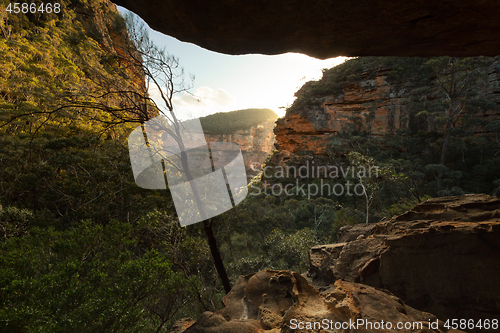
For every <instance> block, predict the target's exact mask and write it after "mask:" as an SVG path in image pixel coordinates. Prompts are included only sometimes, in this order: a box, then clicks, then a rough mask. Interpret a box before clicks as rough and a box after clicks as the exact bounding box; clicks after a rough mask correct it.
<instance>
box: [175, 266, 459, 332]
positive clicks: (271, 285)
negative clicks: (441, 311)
mask: <svg viewBox="0 0 500 333" xmlns="http://www.w3.org/2000/svg"><path fill="white" fill-rule="evenodd" d="M224 302H225V304H226V307H225V308H224V309H222V310H221V311H218V312H216V313H212V312H205V313H203V314H202V315H201V317H200V318H199V319H198V321H197V322H196V323H194V324H193V325H192V326H190V327H189V328H187V329H186V330H185V331H184V333H257V332H269V333H278V332H281V333H289V332H290V333H291V332H297V333H301V332H341V331H348V330H349V329H351V331H356V332H394V330H391V329H388V327H389V326H388V323H390V325H391V326H392V327H393V328H396V325H397V323H398V322H400V323H403V324H406V325H414V327H413V330H411V332H444V331H441V330H439V329H430V328H429V323H439V324H440V325H442V324H443V323H442V322H438V319H437V318H436V317H435V316H434V315H432V314H429V313H425V312H421V311H418V310H415V309H413V308H411V307H409V306H407V305H405V304H404V303H403V302H402V301H401V300H400V299H399V298H397V297H395V296H393V295H391V294H389V293H387V292H384V291H381V290H378V289H375V288H373V287H369V286H364V285H362V284H358V283H352V282H346V281H341V280H338V281H337V282H335V283H334V284H333V285H332V286H330V288H329V289H328V290H325V291H324V292H321V293H320V292H319V291H317V290H316V289H315V288H314V287H313V286H311V284H309V282H308V281H307V280H306V279H305V278H304V277H303V276H301V275H299V274H297V273H293V272H289V271H272V270H267V271H261V272H258V273H256V274H251V275H248V276H241V277H240V278H239V279H238V280H237V281H236V283H235V285H234V286H233V289H232V290H231V292H230V293H229V294H228V295H227V296H226V297H225V299H224ZM382 321H383V322H384V326H383V327H381V326H378V327H377V326H376V325H380V324H381V323H382ZM366 322H370V323H371V325H373V326H372V327H370V326H369V325H370V324H367V323H366ZM308 323H309V325H310V327H309V326H308ZM314 323H316V327H314V325H315V324H314ZM375 323H378V324H375ZM357 324H359V326H357ZM335 325H337V327H336V326H335ZM342 325H344V327H343V328H341V327H342ZM352 325H356V326H352ZM365 325H366V326H365ZM375 327H377V328H375ZM407 331H410V330H407ZM449 332H451V331H449ZM455 332H458V331H455Z"/></svg>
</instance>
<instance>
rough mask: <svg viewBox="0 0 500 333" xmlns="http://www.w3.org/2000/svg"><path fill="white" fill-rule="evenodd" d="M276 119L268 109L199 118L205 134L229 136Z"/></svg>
mask: <svg viewBox="0 0 500 333" xmlns="http://www.w3.org/2000/svg"><path fill="white" fill-rule="evenodd" d="M276 119H278V115H277V114H276V113H275V112H274V111H273V110H270V109H245V110H238V111H231V112H219V113H215V114H212V115H208V116H205V117H201V118H200V122H201V126H202V127H203V131H204V132H205V133H207V134H231V133H234V132H236V131H245V130H248V129H250V128H252V127H256V126H257V125H259V124H262V123H264V122H266V121H268V120H276ZM188 121H189V120H188Z"/></svg>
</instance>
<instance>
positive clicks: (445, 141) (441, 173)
mask: <svg viewBox="0 0 500 333" xmlns="http://www.w3.org/2000/svg"><path fill="white" fill-rule="evenodd" d="M453 108H454V103H453V102H452V103H451V105H450V110H449V112H448V120H446V125H445V129H444V137H443V147H442V148H441V162H440V164H441V165H442V166H443V167H444V162H445V161H446V152H447V151H448V142H449V141H450V132H451V120H452V117H453V114H452V112H453ZM443 176H444V168H441V170H439V175H438V179H437V187H438V189H441V180H442V179H443Z"/></svg>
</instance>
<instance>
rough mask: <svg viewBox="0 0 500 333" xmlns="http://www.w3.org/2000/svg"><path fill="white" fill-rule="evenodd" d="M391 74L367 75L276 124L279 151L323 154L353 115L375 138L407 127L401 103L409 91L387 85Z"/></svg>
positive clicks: (379, 71)
mask: <svg viewBox="0 0 500 333" xmlns="http://www.w3.org/2000/svg"><path fill="white" fill-rule="evenodd" d="M388 72H389V70H388V69H381V70H378V71H376V73H375V75H374V76H373V77H368V76H367V75H365V79H364V80H361V81H359V82H358V83H357V84H349V85H345V87H344V89H343V90H342V92H341V93H340V94H336V95H334V94H331V95H326V96H323V97H321V98H317V100H318V101H319V102H320V105H321V106H320V107H317V108H312V109H310V110H303V112H294V113H292V112H287V114H286V116H285V117H284V118H281V119H279V120H278V121H277V123H276V128H275V130H274V132H275V134H276V141H277V144H276V148H277V149H278V150H279V151H280V152H281V153H283V154H287V155H291V154H295V153H297V152H299V151H302V152H308V153H309V154H311V155H323V154H325V152H326V147H327V144H328V142H330V141H331V139H330V135H331V134H333V133H337V132H339V131H341V130H342V129H343V128H345V126H346V125H348V124H352V123H353V122H354V120H353V116H356V117H358V118H359V119H360V120H361V121H362V122H363V124H362V127H361V129H362V130H367V131H369V132H370V133H371V134H372V135H374V136H382V135H385V134H388V133H392V132H394V131H395V130H397V129H401V128H406V127H407V126H408V117H406V110H405V108H404V105H402V103H401V100H402V97H404V93H405V90H404V89H400V88H399V89H398V88H396V87H393V86H391V85H390V84H388V83H387V81H386V77H387V74H388ZM355 111H356V114H355ZM367 119H369V121H367Z"/></svg>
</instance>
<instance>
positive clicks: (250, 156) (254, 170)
mask: <svg viewBox="0 0 500 333" xmlns="http://www.w3.org/2000/svg"><path fill="white" fill-rule="evenodd" d="M274 125H275V120H274V119H269V120H267V121H265V122H263V123H261V124H259V125H257V126H255V127H251V128H250V129H248V130H238V131H236V132H235V133H231V134H205V138H206V140H207V141H208V142H231V143H235V144H237V145H238V146H240V148H241V152H242V154H243V160H244V161H245V167H246V171H247V176H248V177H249V178H250V179H251V178H253V177H255V176H256V175H257V174H258V172H259V171H260V169H261V165H262V163H264V161H265V159H266V158H267V156H268V155H269V153H271V151H272V149H273V147H274V143H275V142H276V139H275V135H274V132H273V128H274Z"/></svg>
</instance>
